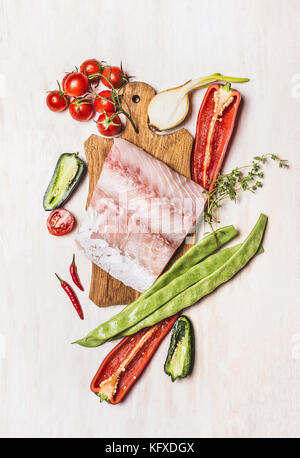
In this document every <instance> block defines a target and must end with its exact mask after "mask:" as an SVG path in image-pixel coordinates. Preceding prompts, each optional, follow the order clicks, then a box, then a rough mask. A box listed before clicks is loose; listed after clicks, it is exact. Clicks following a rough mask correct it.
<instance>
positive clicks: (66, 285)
mask: <svg viewBox="0 0 300 458" xmlns="http://www.w3.org/2000/svg"><path fill="white" fill-rule="evenodd" d="M55 275H56V276H57V278H58V279H59V281H60V284H61V287H62V288H63V289H64V290H65V292H66V293H67V295H68V296H69V298H70V300H71V302H72V304H73V306H74V308H75V310H76V312H77V313H78V315H79V317H80V319H81V320H83V319H84V316H83V311H82V308H81V305H80V302H79V300H78V297H77V296H76V293H75V291H74V290H73V288H72V287H71V286H70V285H69V283H67V282H66V281H63V280H62V279H61V278H60V277H59V276H58V275H57V274H55Z"/></svg>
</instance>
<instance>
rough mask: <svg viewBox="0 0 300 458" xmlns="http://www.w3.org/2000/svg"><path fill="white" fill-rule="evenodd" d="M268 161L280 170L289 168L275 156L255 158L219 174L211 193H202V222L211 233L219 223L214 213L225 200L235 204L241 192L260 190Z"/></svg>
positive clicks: (267, 155)
mask: <svg viewBox="0 0 300 458" xmlns="http://www.w3.org/2000/svg"><path fill="white" fill-rule="evenodd" d="M268 159H271V160H272V161H275V162H277V163H278V166H279V167H280V168H288V167H289V165H288V162H287V160H285V159H280V157H278V156H277V155H276V154H263V155H262V156H255V157H254V158H253V160H252V163H251V164H249V165H245V166H243V167H236V168H234V169H233V170H232V171H231V172H230V173H225V174H219V176H218V178H217V179H216V181H215V182H214V183H213V187H212V191H206V190H205V191H203V192H204V193H205V194H206V195H207V206H206V209H205V210H204V222H205V223H207V224H208V225H209V227H210V229H211V230H212V232H214V224H219V223H220V221H219V219H218V217H217V214H216V213H217V210H218V209H219V208H221V207H222V203H223V201H224V200H225V199H230V200H233V201H234V202H236V201H237V199H238V197H239V195H240V193H241V192H243V191H250V192H252V193H255V192H256V191H257V189H259V188H262V186H263V178H264V174H263V171H262V168H263V165H265V164H266V163H267V161H268ZM246 171H247V173H246Z"/></svg>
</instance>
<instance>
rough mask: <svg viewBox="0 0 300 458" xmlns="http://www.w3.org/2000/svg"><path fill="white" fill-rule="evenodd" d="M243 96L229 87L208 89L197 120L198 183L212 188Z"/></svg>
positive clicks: (194, 169)
mask: <svg viewBox="0 0 300 458" xmlns="http://www.w3.org/2000/svg"><path fill="white" fill-rule="evenodd" d="M240 101H241V95H240V93H239V92H238V91H235V90H232V89H231V88H230V83H227V84H225V85H224V86H219V85H218V84H212V85H211V86H209V88H208V89H207V92H206V94H205V97H204V99H203V102H202V105H201V107H200V111H199V114H198V120H197V129H196V136H195V142H194V147H193V156H192V176H193V179H194V181H196V183H198V184H200V185H201V186H202V187H203V188H204V189H206V190H207V191H212V189H213V183H214V181H215V180H216V179H217V177H218V174H219V172H220V169H221V166H222V163H223V160H224V157H225V154H226V150H227V147H228V144H229V140H230V138H231V135H232V132H233V128H234V124H235V120H236V115H237V111H238V107H239V104H240Z"/></svg>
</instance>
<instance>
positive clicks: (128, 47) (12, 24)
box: [0, 0, 300, 437]
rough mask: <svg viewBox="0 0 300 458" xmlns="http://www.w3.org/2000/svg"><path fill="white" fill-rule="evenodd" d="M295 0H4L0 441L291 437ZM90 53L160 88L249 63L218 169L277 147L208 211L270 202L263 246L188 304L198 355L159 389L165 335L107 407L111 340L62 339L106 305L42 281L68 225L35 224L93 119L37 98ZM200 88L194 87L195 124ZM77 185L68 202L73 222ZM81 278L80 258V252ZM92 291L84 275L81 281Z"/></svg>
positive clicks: (299, 430) (295, 430)
mask: <svg viewBox="0 0 300 458" xmlns="http://www.w3.org/2000/svg"><path fill="white" fill-rule="evenodd" d="M299 19H300V1H299V0H227V1H226V2H225V1H222V0H182V1H180V0H151V1H148V0H127V1H126V2H125V1H121V0H113V1H111V2H109V1H107V0H105V1H102V0H42V1H41V0H0V63H1V68H0V120H1V121H0V135H1V166H0V188H1V190H0V215H1V216H0V230H1V255H0V278H1V287H0V317H1V318H0V371H1V375H0V434H1V436H4V437H15V436H25V437H31V436H46V437H49V436H50V437H82V436H84V437H118V436H119V437H151V436H155V437H202V436H204V437H219V436H225V437H246V436H250V437H259V436H266V437H274V436H284V437H287V436H288V437H291V436H299V435H300V303H299V277H300V268H299V217H300V212H299V191H300V189H299V184H298V183H299V172H300V161H299V154H300V131H299V108H300V59H299V57H300V55H299V51H300V31H299V30H300V27H299V26H300V23H299ZM91 57H95V58H101V59H104V60H106V61H108V62H111V63H113V64H115V65H118V64H119V62H120V61H121V60H122V61H123V64H124V67H125V69H126V70H127V71H128V73H129V74H131V75H136V77H137V79H138V80H143V81H147V82H149V83H150V84H152V85H153V86H154V87H155V88H156V89H157V90H161V89H164V88H167V87H172V86H175V85H179V84H181V83H183V82H185V81H186V80H188V79H189V78H191V77H197V76H200V75H206V74H210V73H213V72H223V73H224V74H229V75H231V74H232V75H238V76H248V77H250V78H251V82H250V83H248V84H245V85H243V86H239V89H240V90H241V92H242V95H243V99H244V106H243V110H242V116H241V118H240V122H239V129H238V133H237V135H236V137H235V139H234V143H233V145H232V148H231V150H230V155H229V157H228V160H227V162H226V169H227V170H230V169H231V168H232V167H233V166H235V165H242V164H245V163H247V162H249V161H251V159H252V157H253V156H254V155H256V154H257V153H267V152H276V153H278V154H280V155H281V156H283V157H284V158H288V159H289V160H290V163H291V165H292V168H291V169H290V170H289V171H281V170H279V169H277V167H276V166H274V165H272V166H269V167H268V168H267V170H266V182H265V187H264V188H263V189H262V190H261V191H259V193H258V194H257V195H256V196H252V195H244V196H243V197H242V200H241V203H240V204H239V205H236V206H234V204H231V203H229V204H228V205H226V206H225V207H224V208H223V209H222V213H221V214H220V216H221V218H222V222H223V223H224V224H231V223H232V224H235V225H236V227H237V228H238V229H239V230H240V231H241V234H242V237H244V236H246V235H247V234H248V232H249V230H250V229H251V228H252V226H253V224H254V223H255V222H256V220H257V218H258V215H259V213H260V212H265V213H266V214H267V215H269V217H270V219H269V226H268V231H267V234H266V238H265V242H264V245H265V254H264V255H262V256H260V257H259V258H257V259H255V261H254V262H253V263H252V264H251V265H249V266H248V267H247V268H246V269H245V270H244V271H243V272H242V273H241V274H240V275H239V276H238V277H237V278H235V279H234V280H233V281H231V282H230V283H228V284H227V285H225V286H223V287H222V288H221V289H219V290H218V291H217V292H216V293H214V294H212V295H211V296H210V297H208V298H206V299H205V300H203V302H202V304H201V305H199V306H195V307H193V308H192V309H190V310H189V311H188V315H189V316H190V317H191V319H192V320H193V323H194V327H195V332H196V364H195V368H194V372H193V374H192V376H191V377H190V378H189V379H186V380H183V381H177V382H176V383H174V384H172V383H171V382H170V380H169V378H168V377H167V376H166V375H164V373H163V362H164V359H165V356H166V352H167V348H168V343H169V338H167V339H166V340H165V341H164V342H163V344H162V345H161V347H160V348H159V351H158V352H157V354H156V355H155V357H154V359H153V360H152V362H151V364H150V366H149V367H148V368H147V370H146V371H145V373H144V374H143V376H142V378H141V379H140V380H139V381H138V383H137V384H136V386H135V387H134V389H133V390H132V391H131V393H130V394H129V395H128V397H127V398H126V400H125V401H124V402H123V403H122V404H120V405H119V406H110V405H106V404H102V405H100V404H99V402H98V399H97V398H96V397H95V396H94V395H93V394H92V393H91V392H90V390H89V383H90V381H91V379H92V377H93V375H94V373H95V371H96V370H97V368H98V365H99V364H100V362H101V361H102V359H103V357H104V356H105V355H106V354H107V352H108V351H109V350H110V349H111V348H112V344H107V345H105V346H103V347H100V348H96V349H84V348H80V347H77V346H72V345H70V342H71V341H73V340H74V339H76V338H78V337H81V336H83V335H84V334H85V333H86V332H87V331H89V330H90V329H91V328H93V327H95V325H97V324H98V323H99V322H100V321H103V320H104V319H105V318H107V317H108V316H110V315H111V314H113V313H115V312H116V311H117V310H118V307H117V308H112V309H106V310H103V309H98V308H97V307H96V306H95V305H93V304H92V303H91V302H89V300H88V293H87V291H86V292H85V293H84V294H82V295H80V298H81V301H82V304H83V307H84V311H85V315H86V320H85V321H84V322H80V320H79V319H78V318H77V316H76V314H75V313H74V311H73V309H72V307H71V305H70V304H69V302H68V299H67V298H66V297H65V295H64V293H63V291H62V290H61V289H60V287H59V284H58V282H57V280H56V278H55V277H54V272H55V271H57V272H59V273H60V274H61V275H62V276H64V277H66V278H68V265H69V263H70V260H71V256H72V253H73V251H74V250H76V248H75V245H74V234H71V235H69V236H67V237H64V238H61V239H57V238H54V237H51V236H50V235H49V234H48V232H47V230H46V226H45V221H46V216H47V215H46V213H45V212H44V211H43V208H42V196H43V193H44V191H45V188H46V186H47V183H48V181H49V178H50V176H51V174H52V170H53V167H54V164H55V162H56V160H57V156H58V154H59V153H61V152H74V151H80V152H81V154H84V152H83V147H82V144H83V141H84V140H85V138H86V137H87V136H88V135H89V134H90V133H92V132H94V131H95V126H94V125H93V123H89V124H88V125H84V124H79V123H76V122H75V121H73V120H71V119H70V118H69V117H68V115H67V114H62V115H55V114H53V113H51V112H50V111H48V110H47V109H46V107H45V94H46V91H47V90H50V89H53V88H55V87H56V79H61V78H62V76H63V75H64V72H66V71H70V70H72V69H73V68H74V66H75V65H80V63H81V62H82V61H83V60H85V59H86V58H91ZM203 95H204V91H199V92H197V93H195V94H194V95H193V97H192V110H193V111H192V115H191V116H190V117H189V119H188V121H187V123H186V127H187V128H188V129H189V130H190V132H192V133H194V129H195V122H196V115H197V112H198V108H199V105H200V102H201V99H202V97H203ZM87 187H88V180H87V178H86V179H85V182H84V183H83V184H82V185H81V187H80V189H79V190H78V191H77V192H76V193H75V195H74V197H72V199H71V200H70V202H69V203H68V204H67V208H68V209H70V210H71V211H72V212H73V213H74V214H75V216H76V218H77V219H78V221H80V220H81V219H82V217H83V215H84V206H85V199H86V194H87ZM77 260H78V265H79V272H80V275H81V277H82V280H83V283H84V284H85V285H86V286H87V285H88V284H89V278H90V271H91V269H90V264H89V262H88V261H87V260H86V259H85V258H84V257H83V256H82V255H81V254H79V253H78V256H77ZM87 289H88V288H87Z"/></svg>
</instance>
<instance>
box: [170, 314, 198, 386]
mask: <svg viewBox="0 0 300 458" xmlns="http://www.w3.org/2000/svg"><path fill="white" fill-rule="evenodd" d="M193 362H194V331H193V326H192V323H191V322H190V320H189V319H188V318H187V317H186V316H184V315H182V316H181V317H180V318H178V320H177V321H176V323H175V324H174V326H173V331H172V337H171V342H170V347H169V351H168V355H167V359H166V362H165V373H166V374H167V375H170V376H171V378H172V382H175V380H176V379H177V378H184V377H187V376H188V375H189V374H190V373H191V371H192V368H193Z"/></svg>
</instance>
